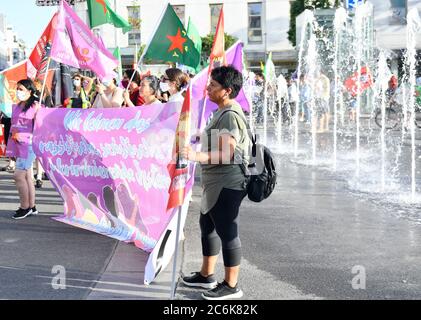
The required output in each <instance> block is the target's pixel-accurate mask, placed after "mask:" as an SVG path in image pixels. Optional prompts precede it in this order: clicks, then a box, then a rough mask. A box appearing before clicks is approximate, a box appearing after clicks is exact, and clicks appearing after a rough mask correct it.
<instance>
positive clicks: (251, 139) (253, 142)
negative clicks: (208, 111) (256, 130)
mask: <svg viewBox="0 0 421 320" xmlns="http://www.w3.org/2000/svg"><path fill="white" fill-rule="evenodd" d="M228 112H234V113H235V114H236V115H238V116H239V117H240V119H241V120H243V122H244V124H245V125H246V128H247V133H248V135H249V138H250V141H251V143H252V144H253V146H252V156H253V157H256V153H257V147H256V143H257V137H256V134H253V131H252V130H251V128H250V125H249V124H248V122H247V119H246V118H245V117H243V116H242V115H241V114H239V113H238V112H237V111H235V110H232V109H228V110H224V112H222V114H221V115H220V116H219V119H218V121H217V122H216V125H218V124H219V122H220V121H221V119H222V116H223V115H224V114H226V113H228Z"/></svg>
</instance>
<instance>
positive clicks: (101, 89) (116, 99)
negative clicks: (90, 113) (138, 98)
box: [92, 79, 124, 108]
mask: <svg viewBox="0 0 421 320" xmlns="http://www.w3.org/2000/svg"><path fill="white" fill-rule="evenodd" d="M95 86H96V87H95V90H96V92H97V95H96V97H95V100H94V103H93V104H92V107H93V108H121V107H122V105H123V102H124V97H123V89H122V88H119V87H117V81H116V79H104V80H103V81H100V80H99V79H96V84H95Z"/></svg>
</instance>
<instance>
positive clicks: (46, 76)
mask: <svg viewBox="0 0 421 320" xmlns="http://www.w3.org/2000/svg"><path fill="white" fill-rule="evenodd" d="M50 62H51V58H50V57H48V62H47V69H46V71H45V75H44V81H43V83H42V89H41V96H40V97H39V103H40V104H42V98H43V96H44V91H45V85H46V84H47V78H48V70H49V69H50Z"/></svg>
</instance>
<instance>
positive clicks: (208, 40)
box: [201, 33, 238, 62]
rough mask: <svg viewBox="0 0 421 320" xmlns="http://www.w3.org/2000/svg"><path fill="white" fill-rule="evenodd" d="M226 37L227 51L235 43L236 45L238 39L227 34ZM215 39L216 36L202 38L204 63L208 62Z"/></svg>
mask: <svg viewBox="0 0 421 320" xmlns="http://www.w3.org/2000/svg"><path fill="white" fill-rule="evenodd" d="M224 35H225V50H226V49H228V48H229V47H231V46H232V45H233V44H234V43H236V42H237V40H238V39H237V38H236V37H233V36H231V35H229V34H227V33H225V34H224ZM214 37H215V35H214V34H208V35H207V36H205V37H202V58H201V61H202V62H206V61H208V59H209V56H210V53H211V50H212V45H213V39H214Z"/></svg>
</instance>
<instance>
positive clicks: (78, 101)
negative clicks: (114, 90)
mask: <svg viewBox="0 0 421 320" xmlns="http://www.w3.org/2000/svg"><path fill="white" fill-rule="evenodd" d="M72 79H73V88H74V91H73V97H72V98H71V99H69V100H68V103H67V104H66V107H67V108H78V109H88V108H90V107H91V103H90V102H89V96H88V93H89V92H90V91H91V90H92V83H93V80H92V79H91V78H89V77H84V76H82V75H80V74H79V73H76V74H74V75H73V78H72Z"/></svg>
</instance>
